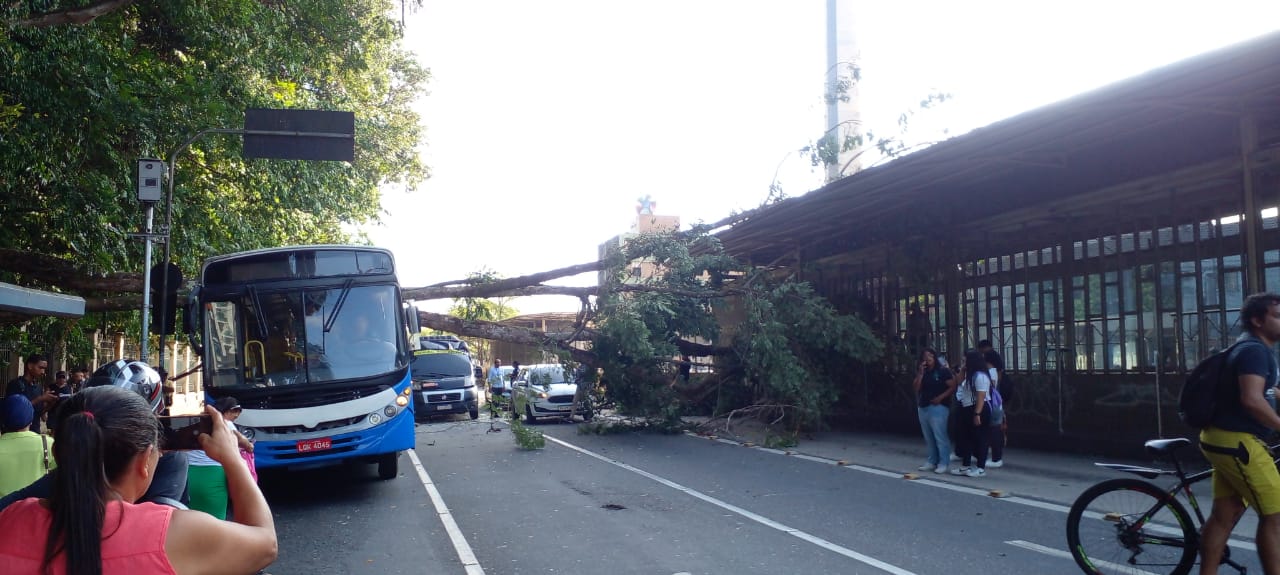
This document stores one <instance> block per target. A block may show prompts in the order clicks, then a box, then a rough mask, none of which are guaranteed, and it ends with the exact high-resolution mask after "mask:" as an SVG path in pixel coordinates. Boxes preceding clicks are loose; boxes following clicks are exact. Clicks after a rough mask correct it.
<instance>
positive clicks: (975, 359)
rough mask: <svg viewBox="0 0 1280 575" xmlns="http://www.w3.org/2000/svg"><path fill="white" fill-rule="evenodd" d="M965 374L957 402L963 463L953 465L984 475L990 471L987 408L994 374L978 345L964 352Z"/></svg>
mask: <svg viewBox="0 0 1280 575" xmlns="http://www.w3.org/2000/svg"><path fill="white" fill-rule="evenodd" d="M961 376H962V377H963V380H962V383H961V384H960V385H959V387H957V388H956V402H957V403H959V404H960V411H959V412H958V413H959V414H960V416H959V418H958V419H957V421H956V441H957V443H958V444H959V451H960V467H957V468H955V469H952V470H951V474H952V475H968V476H969V477H982V476H985V475H986V474H987V469H986V468H987V440H988V433H989V431H988V429H987V428H988V427H990V426H991V410H990V409H987V393H989V392H990V391H991V376H990V375H988V374H987V360H986V359H983V357H982V353H980V352H979V351H978V350H976V349H971V350H969V351H966V352H964V371H962V372H961ZM971 461H972V463H971Z"/></svg>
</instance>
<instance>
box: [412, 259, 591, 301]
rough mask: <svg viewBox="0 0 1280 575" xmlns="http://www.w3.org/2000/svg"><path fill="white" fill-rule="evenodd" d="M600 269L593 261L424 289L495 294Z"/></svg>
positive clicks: (437, 285) (444, 283)
mask: <svg viewBox="0 0 1280 575" xmlns="http://www.w3.org/2000/svg"><path fill="white" fill-rule="evenodd" d="M602 267H604V264H603V263H601V262H599V261H594V262H588V263H585V264H577V265H572V266H569V267H563V268H560V269H554V270H550V271H545V272H538V273H536V274H529V275H527V276H518V277H513V278H507V279H502V280H498V281H493V282H488V283H482V284H477V283H475V281H474V280H469V279H465V280H454V281H448V282H443V283H438V284H431V285H429V286H426V287H427V288H436V287H448V286H474V287H486V288H491V289H494V290H495V293H496V291H501V290H503V289H507V288H508V287H522V286H528V285H534V284H540V283H542V282H545V281H547V280H553V279H556V278H562V277H567V276H576V275H578V274H582V273H587V272H598V271H600V269H601V268H602ZM422 289H426V288H422ZM406 297H408V296H406ZM471 297H487V296H484V295H472V296H471Z"/></svg>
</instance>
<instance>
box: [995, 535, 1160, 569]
mask: <svg viewBox="0 0 1280 575" xmlns="http://www.w3.org/2000/svg"><path fill="white" fill-rule="evenodd" d="M1005 543H1008V544H1009V545H1013V546H1014V547H1021V548H1023V549H1026V550H1028V551H1035V552H1037V553H1044V554H1045V555H1049V556H1052V557H1062V558H1065V559H1070V560H1072V561H1075V558H1074V557H1072V556H1071V554H1070V553H1067V552H1066V551H1063V550H1061V549H1054V548H1052V547H1045V546H1044V545H1038V544H1035V543H1032V542H1030V541H1020V540H1014V541H1005ZM1090 561H1091V562H1092V563H1093V564H1094V565H1097V566H1099V567H1106V568H1107V569H1114V570H1116V571H1123V572H1125V573H1133V574H1135V575H1157V574H1156V573H1152V572H1150V571H1143V570H1141V569H1134V567H1133V566H1132V565H1121V564H1119V563H1112V562H1110V561H1099V560H1097V559H1090Z"/></svg>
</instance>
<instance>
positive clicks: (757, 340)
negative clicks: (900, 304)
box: [591, 229, 882, 424]
mask: <svg viewBox="0 0 1280 575" xmlns="http://www.w3.org/2000/svg"><path fill="white" fill-rule="evenodd" d="M635 262H643V263H644V264H646V265H652V266H653V267H652V268H649V269H653V270H654V272H655V273H653V274H652V275H651V276H649V277H647V278H643V279H640V280H638V281H639V282H641V283H646V284H648V285H649V286H650V287H652V288H655V289H653V290H652V291H624V290H617V289H610V288H609V286H610V285H616V286H622V285H625V284H627V283H628V282H633V281H636V280H635V279H634V278H632V277H630V271H629V270H630V269H632V267H633V265H634V263H635ZM607 269H608V274H607V275H608V277H609V278H610V281H609V283H607V284H606V285H605V286H602V288H601V294H600V296H599V298H598V300H597V306H598V309H597V310H596V314H595V319H596V321H595V327H596V329H595V331H594V332H593V333H592V334H591V344H592V350H593V352H594V353H595V358H596V360H597V365H598V366H599V367H601V368H602V369H603V372H604V380H605V385H606V392H607V394H608V395H609V396H610V397H611V398H612V399H614V400H616V401H617V402H618V403H619V404H620V406H621V407H622V408H623V410H624V411H631V412H636V413H643V414H646V415H661V416H665V417H668V418H672V417H675V416H677V415H678V414H679V413H678V411H679V410H680V409H682V408H683V407H684V406H682V405H681V403H680V400H681V399H685V400H694V402H695V403H696V395H697V394H696V393H688V394H686V393H685V392H686V391H696V390H698V389H701V390H703V391H705V390H706V389H707V387H701V388H698V387H694V386H689V385H687V384H681V385H677V384H678V383H681V382H679V381H678V379H677V374H678V373H679V370H678V366H679V365H680V364H681V363H682V362H686V361H689V360H690V359H691V358H690V357H689V356H691V355H710V356H711V357H713V358H714V359H715V365H716V372H715V373H714V374H711V375H709V376H708V381H709V382H710V385H709V386H710V387H719V386H730V387H738V388H742V389H744V390H746V391H747V392H748V393H746V394H743V395H740V396H739V397H740V400H739V403H741V404H758V403H773V404H781V405H789V406H792V407H794V408H795V409H794V410H793V411H791V412H789V413H791V414H792V417H793V419H795V420H796V421H794V423H796V424H801V423H814V422H816V421H819V420H820V419H821V418H822V416H823V415H824V414H825V413H826V410H827V409H828V408H829V407H830V405H831V404H832V403H833V402H834V401H835V400H836V398H837V397H838V392H839V389H840V387H841V386H840V383H841V382H842V381H843V379H844V377H843V376H844V373H843V372H842V370H841V368H842V367H843V366H847V365H849V364H850V363H853V362H860V361H862V362H865V361H872V360H874V359H875V358H877V357H878V356H879V355H880V353H881V351H882V344H881V340H880V338H878V337H876V335H875V334H874V333H872V331H871V329H870V327H869V326H868V325H867V324H866V323H864V322H863V321H862V320H861V319H859V318H857V317H855V316H848V315H841V314H839V313H837V312H836V310H835V309H834V308H833V307H832V306H831V305H830V303H829V302H828V301H827V300H825V299H824V298H822V297H821V296H820V295H818V294H816V293H815V292H814V291H813V289H812V287H811V286H809V284H807V283H805V282H802V281H798V280H796V279H795V278H793V277H773V276H772V275H771V273H770V270H765V269H758V268H751V267H749V266H746V265H744V264H743V263H741V262H740V261H738V260H736V259H735V258H733V257H730V256H729V255H728V254H726V253H724V251H723V250H722V249H721V247H720V245H719V243H718V242H717V241H716V239H715V238H714V237H713V236H709V235H706V233H705V230H703V229H695V230H693V231H691V232H684V233H666V234H657V235H646V236H641V237H639V238H635V239H633V240H631V241H629V242H628V244H627V245H626V246H625V248H624V250H623V254H622V255H621V257H618V258H615V259H614V260H612V261H610V262H608V267H607ZM722 328H727V330H726V331H725V332H722ZM691 341H692V342H705V343H708V344H710V345H707V346H705V350H704V351H703V352H701V353H699V352H692V351H691V350H690V347H691V346H688V345H685V344H686V343H687V342H691ZM741 406H742V405H738V404H734V403H733V402H727V403H724V404H721V405H717V406H716V409H718V410H724V409H731V408H734V407H741Z"/></svg>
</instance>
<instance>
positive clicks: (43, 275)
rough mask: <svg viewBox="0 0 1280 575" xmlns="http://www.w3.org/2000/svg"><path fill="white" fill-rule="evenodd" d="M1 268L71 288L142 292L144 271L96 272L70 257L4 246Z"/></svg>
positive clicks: (95, 290)
mask: <svg viewBox="0 0 1280 575" xmlns="http://www.w3.org/2000/svg"><path fill="white" fill-rule="evenodd" d="M0 269H3V270H5V271H9V272H14V273H17V274H21V275H22V276H23V277H24V278H29V279H32V280H36V281H37V282H39V283H42V284H45V285H50V286H56V287H58V288H61V289H62V290H64V291H68V292H73V291H74V292H91V293H93V292H97V293H101V292H133V293H142V274H141V273H133V272H128V273H124V272H115V273H110V274H106V275H95V274H93V273H90V272H89V270H87V269H85V268H84V267H82V266H79V265H76V264H74V263H72V262H70V261H67V260H64V259H62V258H59V257H55V256H50V255H45V254H42V253H37V252H24V251H19V250H14V249H8V248H0Z"/></svg>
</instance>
